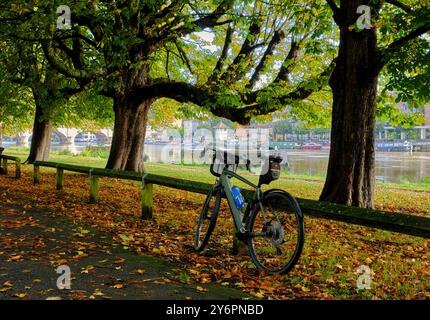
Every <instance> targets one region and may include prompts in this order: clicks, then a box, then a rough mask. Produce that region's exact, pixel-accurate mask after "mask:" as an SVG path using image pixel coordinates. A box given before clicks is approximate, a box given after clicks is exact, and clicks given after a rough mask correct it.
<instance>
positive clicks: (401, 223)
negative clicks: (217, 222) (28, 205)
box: [34, 161, 430, 238]
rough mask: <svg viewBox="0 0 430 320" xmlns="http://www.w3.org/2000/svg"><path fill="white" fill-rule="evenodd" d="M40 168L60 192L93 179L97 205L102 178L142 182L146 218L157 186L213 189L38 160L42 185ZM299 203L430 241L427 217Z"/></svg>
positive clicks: (310, 210)
mask: <svg viewBox="0 0 430 320" xmlns="http://www.w3.org/2000/svg"><path fill="white" fill-rule="evenodd" d="M40 167H48V168H55V169H56V187H57V190H62V189H63V188H64V171H71V172H77V173H83V174H87V175H88V176H89V184H90V187H89V201H90V202H91V203H95V202H97V200H98V198H99V196H98V190H99V177H108V178H119V179H125V180H132V181H139V182H141V194H140V200H141V204H142V218H143V219H151V218H152V206H153V185H154V184H156V185H161V186H165V187H169V188H175V189H180V190H185V191H190V192H195V193H200V194H206V193H207V192H208V191H209V190H210V189H211V187H212V185H211V184H208V183H204V182H198V181H191V180H185V179H177V178H172V177H167V176H161V175H155V174H144V175H142V174H139V173H136V172H126V171H118V170H110V169H102V168H90V167H83V166H75V165H70V164H60V163H55V162H42V161H36V162H35V163H34V183H39V182H40ZM243 195H244V196H245V198H247V199H248V200H249V199H250V198H251V197H252V191H251V190H243ZM298 201H299V204H300V207H301V208H302V211H303V212H304V213H305V214H306V215H309V216H313V217H317V218H324V219H330V220H336V221H342V222H347V223H351V224H356V225H361V226H367V227H372V228H377V229H382V230H388V231H394V232H399V233H403V234H408V235H413V236H420V237H424V238H430V218H427V217H419V216H413V215H410V214H405V213H400V212H385V211H378V210H371V209H362V208H356V207H348V206H343V205H337V204H332V203H328V202H319V201H315V200H309V199H300V198H298ZM202 205H203V204H202Z"/></svg>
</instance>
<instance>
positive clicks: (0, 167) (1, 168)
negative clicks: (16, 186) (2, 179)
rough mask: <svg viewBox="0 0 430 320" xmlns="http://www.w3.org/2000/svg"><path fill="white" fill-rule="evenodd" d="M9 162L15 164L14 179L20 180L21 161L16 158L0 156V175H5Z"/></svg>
mask: <svg viewBox="0 0 430 320" xmlns="http://www.w3.org/2000/svg"><path fill="white" fill-rule="evenodd" d="M9 161H12V162H15V178H17V179H19V178H21V159H20V158H18V157H12V156H7V155H5V154H0V173H1V174H4V175H7V173H8V168H7V167H8V164H9Z"/></svg>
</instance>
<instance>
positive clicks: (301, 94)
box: [130, 60, 336, 124]
mask: <svg viewBox="0 0 430 320" xmlns="http://www.w3.org/2000/svg"><path fill="white" fill-rule="evenodd" d="M335 64H336V61H335V60H333V61H332V63H331V64H330V65H329V66H328V67H327V68H326V69H325V70H324V71H323V72H322V73H321V74H319V75H318V76H317V77H315V78H314V79H311V80H309V81H306V82H304V83H302V84H300V85H298V86H297V88H296V89H295V90H294V91H291V92H288V93H285V94H284V93H281V94H278V95H277V94H276V93H277V92H280V90H278V89H279V86H282V84H273V85H271V86H269V87H267V88H264V89H261V90H257V91H253V92H252V93H251V94H250V95H249V96H248V97H247V98H243V97H242V96H241V95H240V94H239V93H235V92H231V93H226V92H219V91H218V87H216V86H196V85H192V84H189V83H186V82H178V81H170V80H169V79H156V80H154V81H153V82H152V83H151V84H150V85H149V86H145V87H141V88H135V90H133V91H132V92H131V93H130V94H132V95H133V96H135V97H137V98H139V99H142V100H147V99H153V98H162V97H164V98H171V99H174V100H176V101H178V102H182V103H194V104H196V105H199V106H202V107H204V108H207V109H208V110H209V111H210V112H212V113H213V114H214V115H216V116H220V117H223V118H227V119H230V120H232V121H235V122H238V123H240V124H247V123H249V122H250V121H251V119H252V118H253V117H255V116H258V115H262V114H268V113H270V112H274V111H277V110H280V109H282V108H285V107H286V106H287V105H288V104H290V103H291V102H292V101H296V100H303V99H306V98H307V97H309V96H310V95H311V94H312V93H313V92H316V91H319V90H321V89H322V88H323V87H324V86H326V85H327V84H328V80H329V78H330V75H331V73H332V71H333V69H334V66H335ZM267 93H269V94H267ZM263 96H264V97H267V96H270V97H271V98H270V100H271V101H270V103H268V101H267V99H264V98H263V99H262V97H263ZM220 97H222V98H223V99H219V98H220ZM225 101H231V102H232V103H230V102H229V103H225Z"/></svg>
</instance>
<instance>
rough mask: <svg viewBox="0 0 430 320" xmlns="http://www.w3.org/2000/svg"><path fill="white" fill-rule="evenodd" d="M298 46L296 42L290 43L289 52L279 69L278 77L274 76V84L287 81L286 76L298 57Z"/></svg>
mask: <svg viewBox="0 0 430 320" xmlns="http://www.w3.org/2000/svg"><path fill="white" fill-rule="evenodd" d="M299 51H300V45H299V43H298V42H296V41H294V40H293V41H291V47H290V51H289V52H288V55H287V57H286V58H285V60H284V63H283V64H282V67H281V69H280V70H279V73H278V75H277V76H276V79H275V82H280V81H288V76H289V74H290V72H291V69H292V68H293V66H294V64H295V62H296V61H297V58H298V56H299Z"/></svg>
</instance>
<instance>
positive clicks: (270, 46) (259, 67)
mask: <svg viewBox="0 0 430 320" xmlns="http://www.w3.org/2000/svg"><path fill="white" fill-rule="evenodd" d="M284 38H285V33H284V32H283V31H278V30H277V31H275V33H274V35H273V37H272V39H271V40H270V42H269V44H268V46H267V48H266V51H265V52H264V54H263V57H262V58H261V60H260V62H259V64H258V65H257V67H256V68H255V71H254V73H253V74H252V76H251V79H250V80H249V84H248V85H247V88H249V89H252V88H253V87H254V85H255V84H256V82H257V81H258V80H259V78H260V73H261V71H262V70H264V68H265V66H266V62H267V59H268V58H269V57H270V56H272V55H273V51H274V49H275V47H276V46H277V45H278V44H279V43H280V42H281V41H282V39H284Z"/></svg>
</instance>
